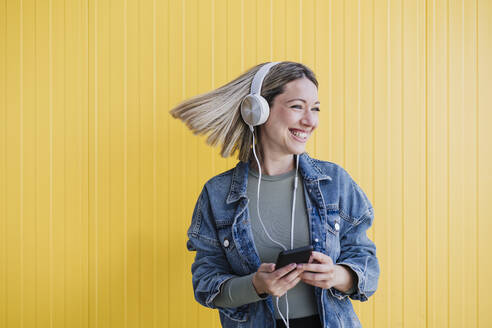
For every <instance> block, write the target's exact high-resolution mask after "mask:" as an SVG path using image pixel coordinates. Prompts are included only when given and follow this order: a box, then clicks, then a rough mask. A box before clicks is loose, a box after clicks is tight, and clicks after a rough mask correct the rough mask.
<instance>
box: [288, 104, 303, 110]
mask: <svg viewBox="0 0 492 328" xmlns="http://www.w3.org/2000/svg"><path fill="white" fill-rule="evenodd" d="M290 108H297V109H302V105H294V106H290Z"/></svg>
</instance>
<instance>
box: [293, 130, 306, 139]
mask: <svg viewBox="0 0 492 328" xmlns="http://www.w3.org/2000/svg"><path fill="white" fill-rule="evenodd" d="M290 132H291V133H292V134H293V135H295V136H296V137H299V138H303V139H305V138H307V133H306V132H299V131H290Z"/></svg>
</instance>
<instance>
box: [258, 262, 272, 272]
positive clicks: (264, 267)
mask: <svg viewBox="0 0 492 328" xmlns="http://www.w3.org/2000/svg"><path fill="white" fill-rule="evenodd" d="M260 271H261V272H273V271H275V263H262V264H261V265H260V267H259V268H258V272H260Z"/></svg>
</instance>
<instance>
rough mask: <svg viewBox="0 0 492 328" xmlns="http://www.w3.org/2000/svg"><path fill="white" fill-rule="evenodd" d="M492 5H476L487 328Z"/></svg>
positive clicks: (482, 303)
mask: <svg viewBox="0 0 492 328" xmlns="http://www.w3.org/2000/svg"><path fill="white" fill-rule="evenodd" d="M491 15H492V3H491V2H490V1H483V0H480V1H477V88H478V90H477V107H476V108H477V122H478V123H477V125H478V127H477V130H476V131H477V146H478V147H477V148H478V152H477V157H478V159H477V161H478V163H477V171H478V172H477V173H478V174H477V177H478V181H477V183H478V186H477V187H478V188H477V192H478V195H477V199H476V200H475V201H476V202H477V204H478V216H477V218H476V219H477V224H478V225H477V229H478V236H477V237H478V242H477V244H478V249H477V253H478V268H477V276H478V279H477V280H478V283H477V287H476V288H477V289H478V300H477V302H478V325H479V326H480V327H486V326H487V325H489V324H490V322H491V321H492V313H491V311H490V309H491V308H492V300H491V299H490V297H488V296H487V295H490V293H491V292H492V287H491V286H490V284H487V283H485V281H487V280H488V279H489V277H491V276H492V263H491V262H490V260H488V259H489V258H490V248H491V241H490V235H491V233H492V220H491V214H490V213H492V203H491V202H490V195H491V194H492V164H491V163H492V130H491V129H490V122H492V113H491V111H490V108H491V104H492V92H491V90H492V80H491V79H490V76H491V74H492V62H491V58H492V36H491V31H492V22H491V21H490V19H489V18H490V17H491Z"/></svg>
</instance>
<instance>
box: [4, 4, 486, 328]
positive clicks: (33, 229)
mask: <svg viewBox="0 0 492 328" xmlns="http://www.w3.org/2000/svg"><path fill="white" fill-rule="evenodd" d="M491 17H492V1H490V0H477V1H468V0H461V1H454V0H448V1H440V0H439V1H436V0H417V1H414V0H400V1H397V0H395V1H389V0H360V1H354V0H350V1H342V0H330V1H328V0H326V1H324V0H282V1H280V0H272V1H266V0H265V1H263V0H257V1H250V0H229V1H225V0H207V1H204V0H200V1H198V0H183V1H173V0H167V1H161V0H154V1H151V0H145V1H143V0H119V1H117V0H81V1H75V0H65V1H63V0H17V1H16V0H1V1H0V121H1V124H0V129H1V133H0V158H1V160H0V219H1V220H0V259H1V260H0V327H8V328H11V327H70V328H75V327H216V326H218V325H219V323H218V315H217V313H216V312H214V311H211V310H207V309H204V308H202V307H200V306H198V304H197V303H196V302H195V301H194V299H193V296H192V288H191V277H190V264H191V262H192V261H193V256H194V254H193V253H188V252H187V251H186V248H185V241H186V234H185V232H186V229H187V227H188V224H189V222H190V218H191V213H192V210H193V206H194V202H195V200H196V198H197V195H198V193H199V191H200V189H201V186H202V185H203V183H204V182H205V181H206V180H207V179H208V178H210V177H211V176H213V175H214V174H216V173H219V172H221V171H224V170H226V169H228V168H230V167H232V166H233V165H234V164H235V162H236V161H235V159H232V158H231V159H227V160H226V159H222V158H220V157H219V156H218V152H217V150H216V149H211V148H209V147H207V146H206V145H205V144H204V139H203V138H198V137H195V136H193V135H192V134H191V133H190V132H189V131H188V130H187V129H186V128H185V127H184V125H183V124H181V123H180V122H178V121H177V120H173V119H171V117H170V115H169V114H168V110H169V109H170V108H171V107H172V106H173V105H176V104H177V103H178V102H179V101H181V100H183V99H185V98H187V97H190V96H193V95H196V94H198V93H201V92H205V91H208V90H210V89H212V88H215V87H218V86H220V85H222V84H224V83H226V82H227V81H229V80H230V79H232V78H234V77H236V76H237V75H238V74H239V73H241V72H242V71H244V70H245V69H247V68H249V67H251V66H253V65H255V64H257V63H259V62H264V61H270V60H293V61H302V62H303V63H305V64H307V65H309V66H310V67H312V68H313V69H314V70H315V72H316V73H317V75H318V77H319V81H320V89H319V91H320V101H321V104H322V111H321V114H320V120H321V123H320V126H319V128H318V131H317V132H316V134H315V136H314V138H313V140H312V141H311V142H310V144H309V146H308V151H309V153H310V154H311V155H313V156H315V157H318V158H320V159H324V160H330V161H334V162H337V163H339V164H341V165H342V166H344V167H345V168H346V169H347V170H348V171H349V172H350V173H351V174H352V176H353V177H354V178H355V179H356V181H358V182H359V183H360V185H361V186H362V188H363V189H364V190H365V191H366V193H367V194H368V196H369V198H370V199H371V201H372V202H373V204H374V207H375V211H376V219H375V222H374V226H373V228H372V229H371V230H370V236H371V238H372V239H373V240H375V242H376V245H377V248H378V256H379V259H380V262H381V277H380V286H379V289H378V291H377V293H376V294H375V296H374V297H372V298H371V299H370V300H369V301H368V302H366V303H358V302H354V304H355V306H356V310H357V313H358V314H359V316H360V318H361V320H362V323H363V325H364V327H403V326H404V327H426V326H427V327H490V323H491V322H492V300H491V296H490V295H492V284H491V283H490V277H491V276H492V263H491V258H492V257H491V255H490V252H491V251H492V238H491V237H490V235H491V234H492V214H491V213H492V199H491V195H492V173H491V172H492V154H491V150H492V128H491V124H492V110H491V109H492V78H491V76H492V59H491V58H492V23H491Z"/></svg>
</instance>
